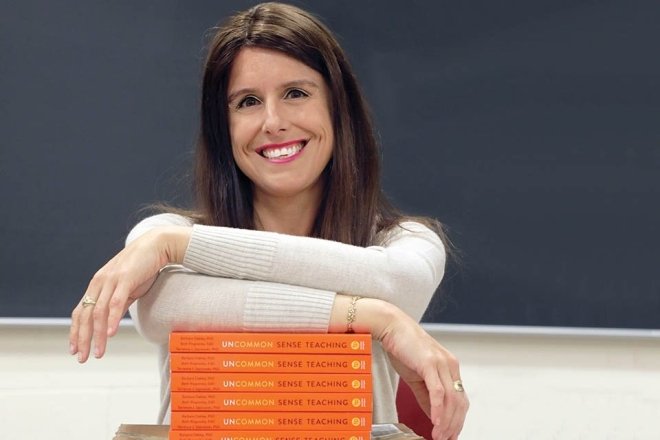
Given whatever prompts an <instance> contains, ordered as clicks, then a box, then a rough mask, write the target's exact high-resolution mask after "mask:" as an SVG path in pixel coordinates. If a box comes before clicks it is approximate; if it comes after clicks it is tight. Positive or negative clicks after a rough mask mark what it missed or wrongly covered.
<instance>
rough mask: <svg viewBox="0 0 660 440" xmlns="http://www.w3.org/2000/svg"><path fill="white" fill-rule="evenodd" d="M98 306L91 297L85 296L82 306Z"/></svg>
mask: <svg viewBox="0 0 660 440" xmlns="http://www.w3.org/2000/svg"><path fill="white" fill-rule="evenodd" d="M94 305H96V300H95V299H94V298H92V297H91V296H87V295H85V296H84V297H83V299H82V306H83V307H87V306H94Z"/></svg>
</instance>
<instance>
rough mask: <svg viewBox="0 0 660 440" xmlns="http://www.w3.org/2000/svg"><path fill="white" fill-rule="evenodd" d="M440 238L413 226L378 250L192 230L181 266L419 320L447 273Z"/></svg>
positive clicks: (406, 225) (399, 228)
mask: <svg viewBox="0 0 660 440" xmlns="http://www.w3.org/2000/svg"><path fill="white" fill-rule="evenodd" d="M445 257H446V256H445V249H444V246H443V244H442V241H441V240H440V238H439V237H438V236H437V234H435V233H434V232H433V231H431V230H430V229H428V228H427V227H425V226H423V225H421V224H419V223H416V222H404V223H402V224H400V225H399V226H397V227H395V228H394V230H393V231H391V232H390V233H389V235H388V237H386V239H385V240H384V243H383V244H382V245H381V246H371V247H367V248H362V247H359V246H352V245H347V244H343V243H338V242H334V241H329V240H321V239H316V238H309V237H297V236H290V235H284V234H277V233H272V232H264V231H251V230H243V229H235V228H226V227H215V226H201V225H195V226H194V227H193V232H192V236H191V240H190V243H189V245H188V249H187V250H186V254H185V258H184V262H183V264H184V266H186V267H187V268H190V269H192V270H194V271H196V272H199V273H203V274H208V275H213V276H219V277H227V278H235V279H246V280H260V281H267V282H274V283H286V284H291V285H298V286H303V287H308V288H313V289H321V290H329V291H333V292H338V293H345V294H352V295H360V296H367V297H372V298H378V299H382V300H384V301H387V302H390V303H392V304H394V305H396V306H398V307H399V308H401V309H402V310H404V311H405V312H406V313H408V314H409V315H410V316H412V317H413V318H415V319H416V320H420V319H421V316H422V314H423V313H424V311H425V310H426V307H427V306H428V304H429V302H430V300H431V297H432V296H433V293H434V292H435V290H436V288H437V287H438V285H439V284H440V281H441V280H442V276H443V274H444V266H445Z"/></svg>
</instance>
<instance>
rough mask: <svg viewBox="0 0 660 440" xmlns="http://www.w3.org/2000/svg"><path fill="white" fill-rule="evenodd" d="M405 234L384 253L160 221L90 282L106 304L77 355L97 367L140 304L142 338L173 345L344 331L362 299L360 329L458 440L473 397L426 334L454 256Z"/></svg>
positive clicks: (84, 329) (79, 337)
mask: <svg viewBox="0 0 660 440" xmlns="http://www.w3.org/2000/svg"><path fill="white" fill-rule="evenodd" d="M402 226H403V228H399V229H398V230H396V231H394V232H393V233H392V234H391V235H390V236H389V237H387V238H386V239H385V240H384V244H383V246H381V247H370V248H360V247H356V246H350V245H346V244H341V243H336V242H330V241H327V240H319V239H312V238H307V237H291V236H286V235H281V234H274V233H269V232H261V231H245V230H238V229H231V228H219V227H204V226H195V227H191V225H190V223H189V222H188V220H187V219H185V218H183V217H178V216H173V215H171V214H170V215H161V216H155V217H152V218H150V219H147V220H146V221H143V222H142V223H140V224H138V225H137V226H136V227H135V228H134V229H133V231H132V232H131V234H129V237H128V239H127V246H126V248H125V249H124V250H122V251H121V252H120V253H119V254H118V255H117V256H115V257H114V258H113V259H112V260H110V262H108V263H107V264H106V265H105V266H104V267H103V268H101V269H100V270H99V271H98V272H97V274H96V275H95V276H94V278H93V279H92V281H91V282H90V285H89V287H88V290H87V292H86V295H87V296H91V297H92V298H95V299H96V301H97V303H96V306H95V307H93V308H89V307H88V308H84V307H83V306H82V305H81V304H79V305H78V306H77V307H76V309H75V310H74V312H73V315H72V317H73V319H72V327H71V337H70V341H71V352H72V353H78V355H79V360H80V361H81V362H84V361H86V360H87V357H88V356H89V352H90V348H91V343H92V340H93V341H94V347H95V349H94V351H95V356H96V357H101V356H102V355H103V353H104V351H105V344H106V340H107V337H108V336H112V335H114V334H115V333H116V331H117V327H118V323H119V320H120V319H121V317H122V316H123V315H124V314H125V312H126V309H127V308H128V307H129V305H131V304H133V303H134V302H135V300H136V299H138V298H141V299H140V301H139V302H137V303H136V304H134V305H133V306H132V309H131V313H132V315H133V317H134V319H136V321H137V324H138V327H139V329H140V330H141V332H142V333H143V334H144V335H145V336H146V337H147V338H149V339H151V340H153V341H154V342H164V341H165V340H166V338H167V335H168V334H169V332H170V331H171V330H173V329H177V328H181V329H183V328H185V329H192V328H197V329H202V328H213V329H224V330H229V329H235V330H245V331H256V330H258V329H260V328H268V329H270V330H278V329H279V330H290V331H295V330H300V329H305V330H308V331H329V332H343V331H345V330H346V314H347V310H348V305H349V303H350V299H351V298H350V296H349V295H360V296H364V297H365V298H364V299H363V300H361V301H359V312H358V319H357V320H356V322H355V323H354V328H355V329H356V330H357V331H362V332H369V333H372V335H374V337H375V338H377V339H379V340H380V341H381V342H382V345H383V348H384V349H385V351H386V352H387V353H388V354H389V355H390V359H391V361H392V364H393V366H394V367H395V369H396V370H397V371H398V372H399V374H400V375H401V377H402V378H403V379H404V380H406V382H408V383H409V384H410V385H411V388H412V389H413V391H414V392H415V394H416V395H417V397H418V400H419V401H420V403H421V404H422V407H423V408H425V410H426V411H427V414H428V415H429V416H430V417H431V418H432V420H434V422H437V423H436V428H437V430H438V432H441V433H443V432H444V433H448V436H444V437H443V436H442V435H441V436H439V437H438V438H455V437H453V436H454V435H455V436H457V435H458V432H460V428H461V427H462V423H463V420H464V417H465V411H467V398H465V399H464V402H463V401H461V400H460V399H459V400H457V399H452V398H451V395H450V393H449V392H448V391H447V390H450V389H451V388H450V387H451V383H452V381H453V380H455V379H457V378H459V377H460V372H459V370H458V363H457V361H456V359H455V358H454V357H453V356H452V355H451V354H450V353H449V352H448V351H447V350H446V349H444V347H442V346H440V345H439V344H438V343H437V342H436V341H435V340H433V338H431V337H430V336H429V335H428V334H426V332H424V331H423V329H421V327H419V326H418V325H417V321H418V320H419V318H420V317H421V314H422V313H423V311H424V309H425V308H426V306H427V305H428V302H429V300H430V298H431V296H432V294H433V291H434V290H435V288H436V287H437V285H438V284H439V282H440V279H441V278H442V274H443V268H444V258H445V254H444V248H443V247H442V243H441V242H440V240H439V238H438V237H437V236H436V235H435V234H434V233H432V232H431V231H430V230H428V229H426V228H424V227H423V226H421V225H419V224H416V223H407V224H404V225H402ZM172 264H175V265H176V266H171V265H172ZM159 273H160V275H159ZM209 275H210V276H209ZM146 293H149V294H146ZM278 308H279V309H278ZM269 316H270V317H273V319H270V320H269V318H268V317H269ZM448 409H451V410H449V411H448ZM434 432H435V431H434ZM434 437H435V435H434Z"/></svg>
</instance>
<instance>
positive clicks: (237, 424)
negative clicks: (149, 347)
mask: <svg viewBox="0 0 660 440" xmlns="http://www.w3.org/2000/svg"><path fill="white" fill-rule="evenodd" d="M371 420H372V417H371V413H359V414H355V413H353V412H348V413H339V412H335V413H333V412H281V411H278V412H200V411H195V412H190V411H172V420H171V425H170V428H171V429H172V430H173V431H186V430H188V431H189V430H202V431H216V430H227V431H238V430H253V429H254V430H271V429H278V430H279V429H287V430H291V431H308V430H319V431H324V432H325V431H331V430H346V429H356V430H365V431H366V430H370V429H371Z"/></svg>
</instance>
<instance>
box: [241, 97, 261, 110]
mask: <svg viewBox="0 0 660 440" xmlns="http://www.w3.org/2000/svg"><path fill="white" fill-rule="evenodd" d="M257 104H259V100H258V99H257V98H255V97H254V96H246V97H245V98H243V99H241V100H240V102H239V103H238V105H237V107H238V108H245V107H252V106H254V105H257Z"/></svg>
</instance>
